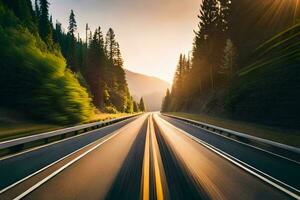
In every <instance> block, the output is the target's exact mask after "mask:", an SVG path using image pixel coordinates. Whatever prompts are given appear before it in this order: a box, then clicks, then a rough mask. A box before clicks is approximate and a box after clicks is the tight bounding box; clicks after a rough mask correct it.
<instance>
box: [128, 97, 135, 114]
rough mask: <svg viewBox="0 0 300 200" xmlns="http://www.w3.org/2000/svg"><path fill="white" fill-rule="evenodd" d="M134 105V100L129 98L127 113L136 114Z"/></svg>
mask: <svg viewBox="0 0 300 200" xmlns="http://www.w3.org/2000/svg"><path fill="white" fill-rule="evenodd" d="M133 107H134V105H133V98H132V97H130V98H128V101H127V107H126V113H133V112H134V108H133Z"/></svg>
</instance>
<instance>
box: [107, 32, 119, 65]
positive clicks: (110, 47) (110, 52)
mask: <svg viewBox="0 0 300 200" xmlns="http://www.w3.org/2000/svg"><path fill="white" fill-rule="evenodd" d="M115 37H116V35H115V32H114V30H113V29H112V28H109V30H108V32H107V34H106V40H105V52H106V55H107V58H108V60H109V62H110V64H111V65H115V64H116V56H117V48H118V47H117V42H116V39H115Z"/></svg>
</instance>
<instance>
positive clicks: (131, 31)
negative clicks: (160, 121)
mask: <svg viewBox="0 0 300 200" xmlns="http://www.w3.org/2000/svg"><path fill="white" fill-rule="evenodd" d="M200 3H201V0H184V1H179V0H151V1H148V0H64V1H61V0H51V1H50V4H51V5H50V13H51V14H52V16H53V20H54V21H55V20H58V21H59V22H61V23H62V24H63V27H64V28H65V29H67V27H68V17H69V13H70V10H71V9H73V10H74V12H75V15H76V20H77V24H78V31H79V33H80V36H81V37H82V38H85V24H86V23H87V22H88V23H89V25H90V27H91V29H92V30H94V29H95V28H96V27H97V26H99V25H100V26H101V28H102V30H103V32H106V31H107V29H108V28H109V27H112V28H113V29H114V30H115V32H116V35H117V40H118V41H119V43H120V45H121V50H122V54H123V58H124V61H125V68H126V69H129V70H132V71H134V72H139V73H143V74H147V75H152V76H157V77H159V78H161V79H164V80H166V81H168V82H170V83H171V82H172V77H173V75H174V71H175V67H176V64H177V61H178V56H179V54H180V53H186V54H187V53H189V51H190V50H191V48H192V46H191V44H192V41H193V37H194V33H193V30H194V29H196V28H197V14H198V12H199V7H200Z"/></svg>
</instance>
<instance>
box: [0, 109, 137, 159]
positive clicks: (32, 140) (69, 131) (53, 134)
mask: <svg viewBox="0 0 300 200" xmlns="http://www.w3.org/2000/svg"><path fill="white" fill-rule="evenodd" d="M137 115H139V114H135V115H130V116H125V117H120V118H116V119H111V120H106V121H101V122H93V123H89V124H83V125H78V126H73V127H69V128H64V129H59V130H55V131H49V132H45V133H40V134H36V135H31V136H25V137H21V138H16V139H12V140H7V141H2V142H0V156H1V155H2V156H3V155H7V154H10V153H16V152H19V151H22V150H24V149H28V148H32V147H36V146H39V145H43V144H47V143H51V142H53V141H58V140H62V139H65V138H68V137H72V136H75V135H78V134H82V133H85V132H88V131H91V130H95V129H98V128H101V127H104V126H107V125H110V124H114V123H117V122H120V121H123V120H126V119H129V118H132V117H135V116H137Z"/></svg>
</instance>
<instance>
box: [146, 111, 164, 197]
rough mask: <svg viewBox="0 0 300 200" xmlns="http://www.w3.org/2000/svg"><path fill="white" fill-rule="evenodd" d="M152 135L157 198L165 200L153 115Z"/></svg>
mask: <svg viewBox="0 0 300 200" xmlns="http://www.w3.org/2000/svg"><path fill="white" fill-rule="evenodd" d="M149 126H150V133H151V145H152V150H153V162H154V175H155V185H156V198H157V200H163V199H164V192H163V186H162V179H161V172H160V167H159V162H158V159H159V158H158V156H159V155H160V154H159V148H158V143H157V140H156V136H155V132H154V126H153V118H152V115H151V116H150V123H149Z"/></svg>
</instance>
